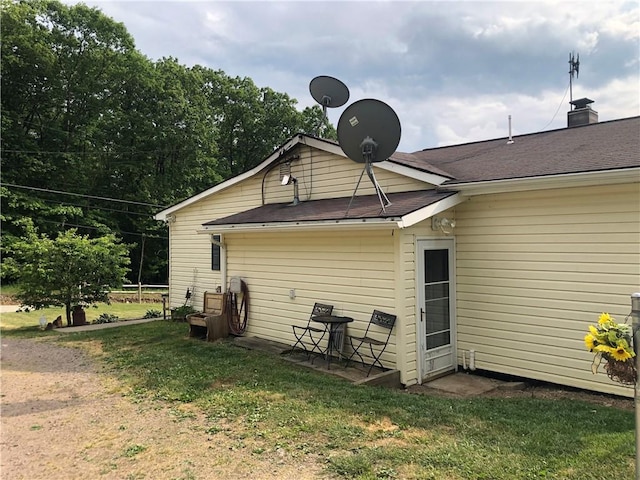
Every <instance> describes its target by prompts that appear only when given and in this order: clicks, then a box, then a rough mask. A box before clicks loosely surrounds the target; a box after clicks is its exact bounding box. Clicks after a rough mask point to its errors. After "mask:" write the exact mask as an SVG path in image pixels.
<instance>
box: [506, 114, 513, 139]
mask: <svg viewBox="0 0 640 480" xmlns="http://www.w3.org/2000/svg"><path fill="white" fill-rule="evenodd" d="M512 143H513V138H512V137H511V115H509V140H507V145H511V144H512Z"/></svg>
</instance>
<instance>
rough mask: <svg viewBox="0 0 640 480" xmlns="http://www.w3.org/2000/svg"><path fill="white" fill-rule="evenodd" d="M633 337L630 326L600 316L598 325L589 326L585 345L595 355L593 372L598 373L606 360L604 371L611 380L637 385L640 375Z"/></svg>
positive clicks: (610, 317) (606, 316) (604, 315)
mask: <svg viewBox="0 0 640 480" xmlns="http://www.w3.org/2000/svg"><path fill="white" fill-rule="evenodd" d="M631 335H632V333H631V326H630V325H626V324H624V323H616V320H615V318H613V317H612V316H611V315H609V314H608V313H603V314H602V315H600V318H599V319H598V325H596V326H593V325H589V333H587V335H586V336H585V337H584V343H585V345H586V347H587V349H588V350H589V351H590V352H594V353H595V357H594V359H593V364H592V365H591V370H592V372H593V373H594V374H595V373H597V372H598V367H599V366H600V363H601V362H602V361H603V360H604V361H605V364H604V369H605V371H606V372H607V375H608V376H609V378H610V379H611V380H614V381H616V382H620V383H622V384H624V385H635V383H636V379H637V378H638V374H637V372H636V366H635V361H634V360H633V357H635V356H636V354H635V352H634V351H633V348H632V347H631Z"/></svg>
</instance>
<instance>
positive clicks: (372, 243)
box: [225, 229, 396, 366]
mask: <svg viewBox="0 0 640 480" xmlns="http://www.w3.org/2000/svg"><path fill="white" fill-rule="evenodd" d="M394 238H395V232H394V230H393V229H385V230H376V231H351V232H348V231H339V230H335V231H325V232H312V233H264V234H262V233H251V234H240V233H239V234H230V235H226V236H225V241H226V242H227V249H228V259H229V262H228V272H229V273H228V274H229V276H240V277H242V278H243V279H244V280H245V281H246V282H247V286H248V288H249V292H250V293H249V295H250V307H249V320H248V327H247V335H249V336H256V337H260V338H265V339H269V340H274V341H278V342H282V343H286V344H291V345H293V343H294V341H295V338H294V336H293V333H292V328H291V326H292V325H294V324H295V325H301V326H302V325H305V324H306V322H307V320H308V318H309V314H310V313H311V309H312V308H313V304H314V303H315V302H321V303H328V304H331V305H333V306H334V313H336V314H338V315H346V316H350V317H352V318H354V320H355V321H354V322H353V323H351V324H349V325H348V326H347V332H348V334H350V335H360V334H363V333H364V330H365V328H366V326H367V322H368V321H369V319H370V317H371V313H372V312H373V310H374V309H378V310H382V311H385V312H389V313H396V312H395V302H396V298H395V295H396V289H395V277H396V261H395V254H394ZM292 289H293V290H295V298H294V299H291V298H290V297H289V293H290V290H292ZM394 333H395V332H394ZM395 337H396V336H395V334H394V335H392V337H391V340H390V344H389V346H388V347H387V350H386V352H385V355H384V356H383V363H385V364H386V365H390V366H395V363H396V341H395Z"/></svg>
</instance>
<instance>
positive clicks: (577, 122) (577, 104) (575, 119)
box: [567, 98, 598, 128]
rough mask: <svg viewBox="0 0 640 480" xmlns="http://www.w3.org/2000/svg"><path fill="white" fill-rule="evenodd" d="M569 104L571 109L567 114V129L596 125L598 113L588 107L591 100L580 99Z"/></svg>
mask: <svg viewBox="0 0 640 480" xmlns="http://www.w3.org/2000/svg"><path fill="white" fill-rule="evenodd" d="M569 103H570V104H571V105H573V108H572V109H571V110H570V111H569V112H567V127H569V128H571V127H579V126H581V125H590V124H592V123H598V112H596V111H595V110H592V109H591V107H590V106H589V105H590V104H591V103H593V100H590V99H588V98H580V99H578V100H573V101H571V102H569Z"/></svg>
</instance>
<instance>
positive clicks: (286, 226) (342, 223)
mask: <svg viewBox="0 0 640 480" xmlns="http://www.w3.org/2000/svg"><path fill="white" fill-rule="evenodd" d="M398 224H399V221H398V217H394V218H372V219H347V220H321V221H302V222H274V223H239V224H229V225H203V227H202V230H196V233H207V234H212V233H232V232H233V233H236V232H237V233H244V232H255V231H257V230H259V231H261V232H272V231H279V232H283V231H296V232H299V231H304V230H320V229H322V230H327V229H332V228H355V229H359V230H364V229H377V228H383V227H394V228H395V227H397V226H398Z"/></svg>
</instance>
